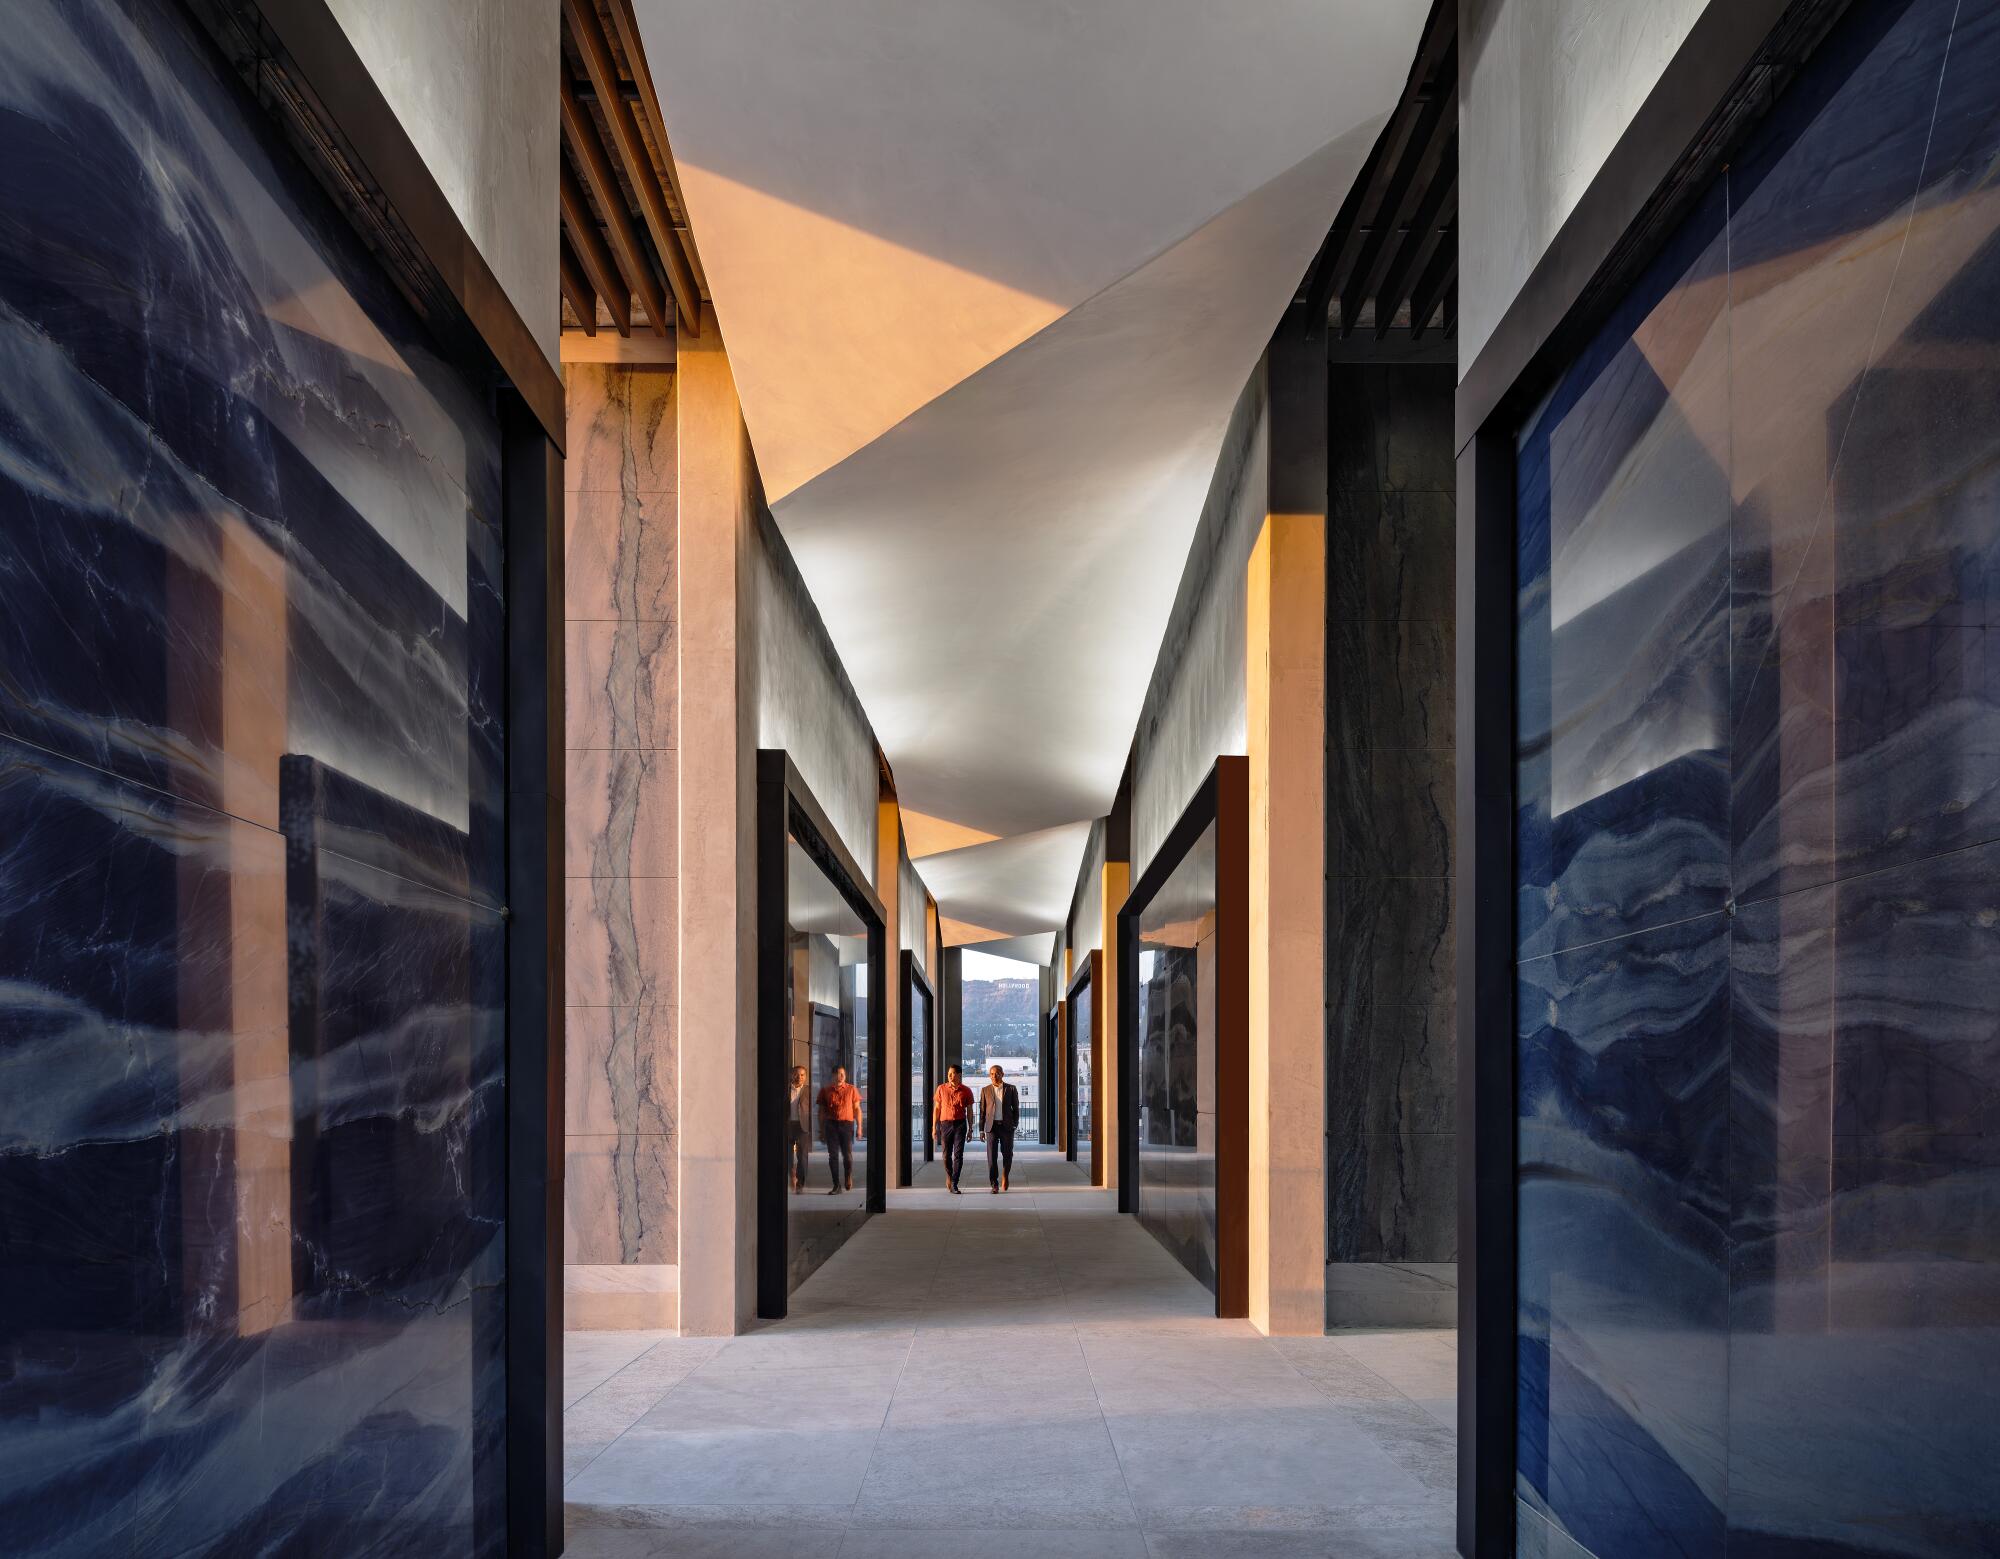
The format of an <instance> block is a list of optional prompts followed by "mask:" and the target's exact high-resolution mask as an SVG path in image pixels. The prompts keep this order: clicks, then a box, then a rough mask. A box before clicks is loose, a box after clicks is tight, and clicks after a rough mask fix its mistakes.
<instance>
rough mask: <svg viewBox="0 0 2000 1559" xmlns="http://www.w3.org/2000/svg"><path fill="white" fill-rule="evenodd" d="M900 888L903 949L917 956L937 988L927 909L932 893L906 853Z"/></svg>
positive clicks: (900, 866) (899, 874)
mask: <svg viewBox="0 0 2000 1559" xmlns="http://www.w3.org/2000/svg"><path fill="white" fill-rule="evenodd" d="M896 875H897V878H898V880H899V883H900V886H899V888H898V891H897V894H896V918H897V919H898V920H899V921H900V922H901V923H902V926H901V935H902V946H903V947H905V948H906V949H908V950H909V951H910V952H912V953H914V954H915V955H916V963H917V967H918V968H919V969H921V970H923V971H924V973H925V974H926V975H931V976H932V978H931V983H932V985H933V986H935V985H936V983H937V981H936V977H935V976H934V975H932V970H931V954H930V940H931V939H930V917H929V915H928V914H927V913H926V906H927V905H928V904H929V903H930V896H929V891H928V890H927V889H926V888H925V887H924V879H923V878H921V877H919V876H918V875H917V869H916V867H915V866H913V865H911V864H910V857H909V855H908V853H907V852H906V853H905V854H904V855H903V857H902V859H901V861H900V862H899V863H898V865H897V873H896Z"/></svg>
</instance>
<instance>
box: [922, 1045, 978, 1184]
mask: <svg viewBox="0 0 2000 1559" xmlns="http://www.w3.org/2000/svg"><path fill="white" fill-rule="evenodd" d="M971 1114H972V1090H971V1089H970V1088H968V1087H966V1086H965V1084H963V1083H961V1082H960V1081H959V1080H958V1068H957V1067H955V1066H954V1067H947V1068H946V1069H945V1080H944V1081H943V1082H942V1083H940V1084H939V1085H938V1090H937V1093H936V1094H935V1095H934V1096H933V1097H932V1099H931V1135H932V1136H934V1137H936V1138H937V1141H938V1152H939V1153H940V1154H941V1155H942V1156H943V1158H944V1182H945V1189H946V1190H948V1191H949V1192H951V1194H952V1195H953V1196H957V1195H958V1194H959V1190H958V1177H959V1175H960V1173H961V1172H963V1170H964V1169H965V1128H966V1127H968V1126H970V1125H971V1124H972V1122H971V1120H970V1119H969V1118H968V1117H970V1116H971Z"/></svg>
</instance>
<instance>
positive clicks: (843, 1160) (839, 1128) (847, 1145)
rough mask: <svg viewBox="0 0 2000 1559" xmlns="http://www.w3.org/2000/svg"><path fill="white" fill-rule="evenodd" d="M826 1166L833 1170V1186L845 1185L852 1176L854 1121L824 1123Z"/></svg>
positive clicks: (838, 1188) (840, 1187)
mask: <svg viewBox="0 0 2000 1559" xmlns="http://www.w3.org/2000/svg"><path fill="white" fill-rule="evenodd" d="M826 1167H827V1168H828V1169H830V1170H832V1171H833V1188H834V1190H836V1191H839V1190H842V1189H844V1188H845V1187H846V1185H847V1182H848V1181H850V1180H852V1179H853V1178H854V1122H853V1121H828V1122H827V1123H826Z"/></svg>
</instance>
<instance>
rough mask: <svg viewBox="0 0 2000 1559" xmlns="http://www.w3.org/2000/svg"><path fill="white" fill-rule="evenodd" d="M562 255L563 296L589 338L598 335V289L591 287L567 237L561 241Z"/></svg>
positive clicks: (558, 262)
mask: <svg viewBox="0 0 2000 1559" xmlns="http://www.w3.org/2000/svg"><path fill="white" fill-rule="evenodd" d="M558 247H559V249H560V251H561V253H560V257H559V259H558V261H557V264H558V265H559V267H560V269H561V271H562V294H563V297H564V298H566V299H567V300H568V302H569V306H570V312H571V313H573V314H575V315H576V320H577V323H578V324H579V325H581V326H582V327H583V333H584V334H585V335H587V336H594V335H596V334H597V289H596V288H595V287H593V286H591V285H590V278H589V277H588V276H585V275H584V274H583V267H582V266H581V265H579V264H578V263H577V258H576V255H575V253H574V252H573V251H572V250H571V249H570V246H569V239H568V237H567V236H565V237H563V238H562V239H561V240H560V241H559V245H558Z"/></svg>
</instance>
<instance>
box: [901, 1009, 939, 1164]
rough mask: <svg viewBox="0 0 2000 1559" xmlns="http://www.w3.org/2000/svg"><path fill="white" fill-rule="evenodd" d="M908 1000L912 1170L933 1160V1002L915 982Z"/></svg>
mask: <svg viewBox="0 0 2000 1559" xmlns="http://www.w3.org/2000/svg"><path fill="white" fill-rule="evenodd" d="M906 999H907V1000H908V1001H909V1004H910V1092H909V1101H910V1167H911V1169H912V1171H914V1170H915V1168H916V1166H917V1165H918V1164H920V1163H922V1162H923V1161H924V1160H925V1159H927V1158H929V1157H930V1156H931V1145H930V1130H931V1089H932V1086H933V1085H932V1083H931V1077H932V1075H933V1069H932V1066H931V1049H932V1046H931V999H930V995H929V993H928V992H926V991H925V990H924V988H923V987H922V986H921V985H919V984H918V983H917V982H916V981H915V980H912V981H910V983H909V986H908V989H907V993H906Z"/></svg>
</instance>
